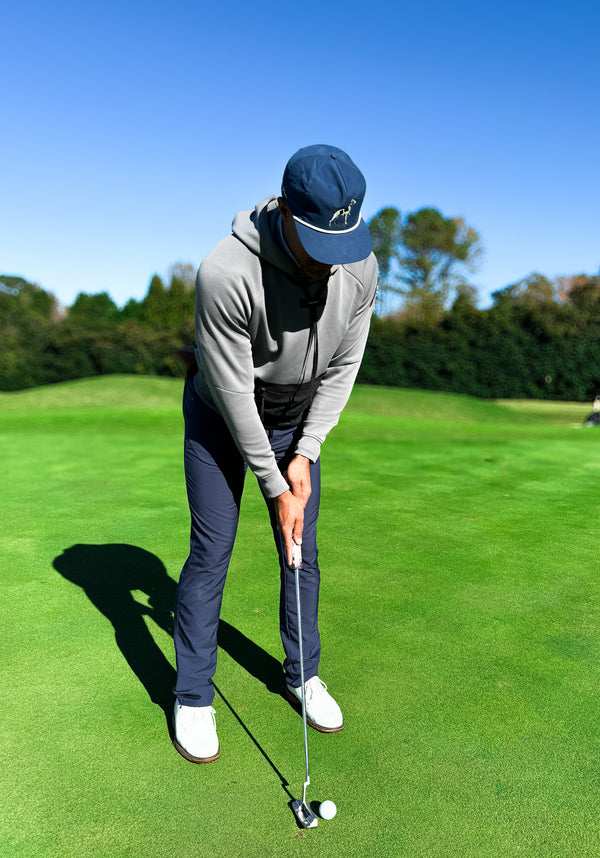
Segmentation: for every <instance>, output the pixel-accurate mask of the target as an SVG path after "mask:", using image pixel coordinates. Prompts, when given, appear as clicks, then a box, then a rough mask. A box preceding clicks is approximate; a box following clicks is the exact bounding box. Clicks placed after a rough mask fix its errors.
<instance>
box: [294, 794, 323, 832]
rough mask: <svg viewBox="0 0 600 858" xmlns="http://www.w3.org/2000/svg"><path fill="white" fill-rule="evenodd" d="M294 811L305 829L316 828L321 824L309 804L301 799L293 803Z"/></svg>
mask: <svg viewBox="0 0 600 858" xmlns="http://www.w3.org/2000/svg"><path fill="white" fill-rule="evenodd" d="M292 810H293V811H294V815H295V816H296V819H297V820H298V822H299V823H300V825H302V826H303V828H316V827H317V825H318V824H319V820H318V819H317V817H316V816H315V815H314V813H313V812H312V810H311V809H310V807H309V806H308V805H307V803H306V802H305V801H302V799H301V798H297V799H296V800H295V801H293V802H292Z"/></svg>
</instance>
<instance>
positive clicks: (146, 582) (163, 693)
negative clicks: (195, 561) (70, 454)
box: [53, 544, 285, 774]
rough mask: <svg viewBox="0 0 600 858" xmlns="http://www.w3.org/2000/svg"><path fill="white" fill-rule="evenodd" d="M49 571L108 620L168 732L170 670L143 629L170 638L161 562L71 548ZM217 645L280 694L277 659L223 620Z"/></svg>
mask: <svg viewBox="0 0 600 858" xmlns="http://www.w3.org/2000/svg"><path fill="white" fill-rule="evenodd" d="M53 566H54V568H55V569H56V570H57V571H58V572H60V574H61V575H62V576H63V577H64V578H66V579H67V580H68V581H71V582H72V583H73V584H77V586H79V587H81V588H82V589H83V591H84V592H85V594H86V595H87V597H88V599H89V600H90V602H91V603H92V604H93V605H94V606H95V607H96V608H97V609H98V610H99V611H100V612H101V613H102V614H104V616H105V617H106V618H107V619H108V620H110V622H111V623H112V625H113V628H114V630H115V641H116V643H117V646H118V647H119V649H120V650H121V652H122V653H123V656H124V657H125V660H126V661H127V663H128V664H129V666H130V667H131V669H132V671H133V672H134V673H135V675H136V676H137V678H138V679H139V681H140V682H141V683H142V685H143V686H144V688H145V689H146V691H147V692H148V694H149V696H150V699H151V700H152V701H153V702H154V703H156V704H157V705H158V706H160V707H161V708H162V709H163V711H164V713H165V717H166V719H167V724H168V725H169V730H171V714H172V709H173V702H174V697H173V686H174V684H175V670H174V668H173V666H172V665H171V662H170V661H169V660H168V659H167V658H166V656H165V655H164V653H163V652H162V650H161V649H160V647H159V646H158V645H157V644H156V642H155V641H154V638H153V637H152V635H151V633H150V631H149V629H148V626H147V625H146V618H148V619H149V620H151V621H152V622H154V623H156V625H157V626H158V627H159V628H161V629H162V630H163V631H165V632H167V633H168V634H169V635H171V636H172V635H173V607H174V603H175V590H176V583H175V581H174V580H173V579H172V578H170V577H169V575H168V574H167V570H166V569H165V567H164V565H163V563H162V561H161V560H159V558H158V557H156V555H154V554H151V553H150V552H149V551H145V550H144V549H143V548H137V547H136V546H135V545H123V544H114V545H73V546H72V547H71V548H67V549H66V550H65V551H63V553H62V554H60V555H59V556H58V557H56V558H55V559H54V561H53ZM217 640H218V644H219V646H220V647H221V649H223V650H224V651H225V652H227V653H228V654H229V655H230V656H231V658H232V659H234V660H235V661H236V662H237V663H238V664H239V665H240V666H241V667H243V668H244V669H245V670H247V671H248V673H250V674H251V675H252V676H254V677H255V678H256V679H258V680H259V681H260V682H262V683H264V685H265V686H266V687H267V689H268V690H269V691H270V692H272V693H274V694H283V690H284V687H285V686H284V681H285V680H284V673H283V668H282V666H281V664H280V663H279V662H278V661H277V659H275V658H273V656H271V655H269V653H267V652H266V651H265V650H264V649H262V648H261V647H259V646H258V645H257V644H255V643H254V642H253V641H251V640H250V639H249V638H247V637H246V636H245V635H244V634H242V633H241V632H240V631H238V630H237V629H236V628H234V627H233V626H231V625H230V624H229V623H227V622H225V621H224V620H221V621H220V623H219V631H218V638H217ZM215 688H216V690H217V692H218V693H219V695H220V696H221V697H222V698H223V700H224V702H225V703H226V704H227V706H228V707H229V708H230V709H231V711H232V712H233V714H234V715H235V712H234V710H233V709H232V707H231V706H230V704H229V703H228V701H227V700H226V699H225V698H224V697H223V694H222V693H221V692H220V690H219V689H218V688H217V687H216V686H215ZM236 717H237V716H236ZM238 720H240V719H239V718H238ZM240 723H241V722H240ZM242 726H244V729H246V728H245V725H243V724H242ZM247 732H248V731H247ZM263 753H264V752H263ZM265 756H266V755H265ZM271 765H272V764H271ZM278 774H279V773H278Z"/></svg>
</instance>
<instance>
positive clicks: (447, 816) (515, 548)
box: [0, 376, 600, 858]
mask: <svg viewBox="0 0 600 858" xmlns="http://www.w3.org/2000/svg"><path fill="white" fill-rule="evenodd" d="M181 388H182V384H181V382H180V381H177V380H171V379H160V378H137V377H129V376H123V377H120V376H115V377H107V378H98V379H92V380H85V381H78V382H71V383H67V384H62V385H56V386H52V387H46V388H40V389H36V390H29V391H24V392H22V393H10V394H7V393H3V394H0V445H1V450H2V471H1V475H2V481H1V482H2V525H3V526H2V531H1V534H0V548H1V557H2V565H1V567H0V576H1V580H0V586H1V592H2V601H1V606H2V607H1V612H2V614H1V615H2V631H3V634H2V636H1V639H0V657H1V662H0V663H1V668H0V671H1V682H0V695H1V711H2V722H3V729H2V733H1V737H0V760H1V766H0V784H1V795H2V798H3V802H2V804H3V809H4V810H3V813H2V816H1V819H0V855H1V856H7V858H33V856H42V857H43V858H122V857H123V856H131V858H173V856H185V858H189V856H196V855H197V856H202V858H238V856H239V858H279V856H282V858H283V856H285V858H290V856H311V858H320V856H323V858H325V856H342V858H371V857H372V856H374V858H376V856H386V857H387V856H390V858H394V856H406V857H407V858H438V856H439V858H454V856H456V858H467V856H468V858H503V856H513V855H515V856H517V855H518V856H535V858H551V856H552V858H554V856H560V858H568V856H573V858H588V856H589V858H596V856H597V855H598V853H599V847H598V842H599V823H598V821H597V816H598V788H599V785H600V774H599V772H600V762H599V756H600V667H599V665H600V573H599V566H598V541H599V538H600V526H599V521H598V511H597V510H598V493H599V479H600V429H584V428H582V421H583V418H584V416H585V414H586V413H587V412H588V411H589V406H586V405H585V404H582V405H579V404H573V403H569V404H561V403H544V404H543V405H541V404H540V403H525V402H520V403H510V402H503V403H492V402H485V401H478V400H475V399H470V398H467V397H459V396H451V395H446V394H436V393H425V392H421V391H414V390H410V391H409V390H392V389H383V388H367V387H357V388H356V390H355V391H354V393H353V395H352V398H351V401H350V404H349V405H348V407H347V409H346V411H345V412H344V414H343V415H342V419H341V421H340V425H339V426H338V427H337V428H336V429H335V430H334V431H333V432H332V434H331V436H330V438H329V439H328V441H327V442H326V444H325V446H324V448H323V454H322V459H323V502H322V513H321V525H320V527H321V529H320V533H321V538H320V562H321V569H322V588H321V610H320V624H321V637H322V643H323V657H322V665H321V671H320V675H321V676H322V678H323V679H324V681H325V682H326V683H327V684H328V685H329V688H330V690H331V691H332V693H333V694H334V696H335V697H336V699H337V700H338V701H339V703H340V705H341V707H342V710H343V712H344V720H345V728H344V730H343V731H342V732H341V733H339V734H335V735H325V734H319V733H316V732H314V731H310V732H309V737H308V738H309V750H310V764H311V781H312V783H311V785H310V787H309V789H308V794H307V798H308V800H309V802H315V803H316V802H319V801H321V800H323V799H331V800H332V801H334V802H335V803H336V805H337V808H338V813H337V816H336V818H335V819H333V820H331V821H327V820H321V821H320V822H319V826H318V828H317V829H315V830H310V831H308V830H304V829H299V827H298V825H297V823H296V820H295V818H294V816H293V814H292V812H291V810H290V808H289V806H288V802H289V801H290V799H291V798H297V797H299V796H300V795H301V791H302V781H303V778H304V751H303V740H302V722H301V719H300V717H299V716H298V714H297V713H296V712H295V711H294V710H293V709H292V708H291V707H290V706H289V705H288V704H287V703H286V702H285V701H284V699H283V698H282V697H281V696H280V694H279V689H280V685H281V681H282V670H281V666H280V665H281V660H282V658H283V653H282V647H281V643H280V640H279V632H278V589H279V582H278V569H277V563H276V559H275V556H274V551H273V545H272V535H271V532H270V528H269V525H268V521H267V518H266V513H265V509H264V503H263V501H262V498H261V497H260V493H259V491H258V488H257V486H256V482H255V480H254V478H253V476H252V475H251V474H249V475H248V478H247V481H246V490H245V495H244V501H243V512H242V519H241V523H240V530H239V536H238V540H237V544H236V548H235V551H234V555H233V560H232V564H231V568H230V572H229V577H228V582H227V585H226V588H225V597H224V603H223V610H222V615H221V616H222V622H221V626H220V631H219V645H220V646H219V664H218V672H217V676H216V678H215V683H216V687H217V694H216V697H215V704H214V705H215V709H216V712H217V716H216V717H217V727H218V730H219V738H220V742H221V749H222V755H221V758H220V759H219V760H218V761H217V762H216V763H214V764H211V765H205V766H194V765H192V764H190V763H187V762H186V761H185V760H183V759H182V758H181V757H180V756H179V755H178V754H177V753H176V751H175V750H174V749H173V747H172V745H171V743H170V736H169V717H170V711H171V707H172V695H171V687H172V685H173V682H174V667H173V666H174V653H173V641H172V605H173V598H174V592H175V586H176V581H177V578H178V576H179V572H180V570H181V566H182V564H183V562H184V560H185V558H186V555H187V547H188V527H189V525H188V510H187V504H186V499H185V485H184V479H183V464H182V434H183V421H182V418H181V406H180V397H181Z"/></svg>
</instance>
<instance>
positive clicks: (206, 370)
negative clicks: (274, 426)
mask: <svg viewBox="0 0 600 858" xmlns="http://www.w3.org/2000/svg"><path fill="white" fill-rule="evenodd" d="M231 271H232V269H231V268H228V270H225V269H224V268H222V267H221V266H220V265H219V263H218V262H215V260H214V259H211V258H210V257H207V259H205V260H204V262H203V263H202V265H201V266H200V269H199V271H198V275H197V277H196V342H197V346H198V356H199V359H200V369H201V372H202V375H203V378H204V381H205V382H206V384H207V385H208V388H209V390H210V393H211V396H212V398H213V400H214V402H215V405H216V406H217V408H218V409H219V411H220V413H221V415H222V416H223V419H224V420H225V422H226V423H227V426H228V427H229V430H230V432H231V434H232V436H233V438H234V440H235V443H236V445H237V447H238V449H239V451H240V453H241V454H242V456H243V457H244V459H245V461H246V462H247V463H248V466H249V467H250V469H251V470H252V471H253V473H254V474H255V475H256V478H257V479H258V481H259V483H260V485H261V488H262V489H263V491H264V492H265V494H266V496H267V497H277V496H278V495H281V494H283V493H284V492H285V491H287V490H288V488H289V486H288V484H287V482H286V481H285V479H284V477H283V475H282V474H281V472H280V470H279V468H278V466H277V462H276V460H275V455H274V453H273V451H272V450H271V446H270V444H269V439H268V437H267V434H266V432H265V429H264V427H263V425H262V423H261V420H260V417H259V415H258V410H257V408H256V403H255V400H254V368H253V360H252V345H251V336H250V326H251V321H252V310H253V306H252V300H251V291H250V284H249V282H248V281H247V280H246V278H245V277H244V275H243V274H241V273H235V274H233V273H231Z"/></svg>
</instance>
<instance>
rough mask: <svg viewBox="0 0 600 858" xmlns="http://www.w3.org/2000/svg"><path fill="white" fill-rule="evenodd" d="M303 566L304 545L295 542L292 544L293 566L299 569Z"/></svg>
mask: <svg viewBox="0 0 600 858" xmlns="http://www.w3.org/2000/svg"><path fill="white" fill-rule="evenodd" d="M301 566H302V546H301V545H296V543H295V542H294V543H293V545H292V568H293V569H299V568H300V567H301Z"/></svg>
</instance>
